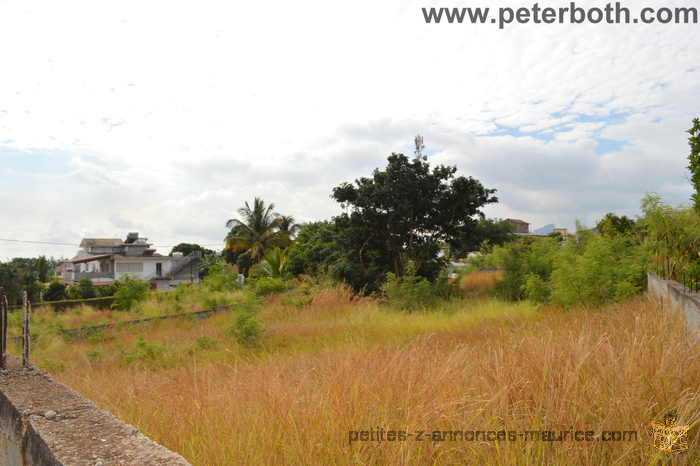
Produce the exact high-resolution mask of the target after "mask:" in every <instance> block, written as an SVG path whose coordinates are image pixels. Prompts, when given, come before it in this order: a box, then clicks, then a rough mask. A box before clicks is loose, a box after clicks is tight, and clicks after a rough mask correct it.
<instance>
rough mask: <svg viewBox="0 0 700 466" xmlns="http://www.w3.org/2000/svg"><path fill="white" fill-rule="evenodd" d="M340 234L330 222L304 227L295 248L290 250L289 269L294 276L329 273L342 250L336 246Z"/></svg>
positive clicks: (309, 224) (325, 221)
mask: <svg viewBox="0 0 700 466" xmlns="http://www.w3.org/2000/svg"><path fill="white" fill-rule="evenodd" d="M337 238H338V232H337V229H336V226H335V223H334V222H330V221H328V220H324V221H320V222H311V223H308V224H306V225H304V226H303V227H302V228H301V231H300V232H299V234H298V235H297V237H296V240H295V242H294V246H292V247H290V248H289V249H288V251H289V263H288V268H289V271H290V272H291V273H293V274H294V275H299V274H301V273H306V274H313V273H317V272H319V271H320V272H324V273H325V272H329V268H330V267H331V266H332V265H333V264H334V263H335V262H336V261H337V259H338V257H339V254H340V250H339V248H338V245H337V244H336V241H337Z"/></svg>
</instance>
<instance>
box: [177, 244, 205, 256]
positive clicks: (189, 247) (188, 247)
mask: <svg viewBox="0 0 700 466" xmlns="http://www.w3.org/2000/svg"><path fill="white" fill-rule="evenodd" d="M195 251H199V252H201V253H202V257H206V256H208V255H212V254H214V251H212V250H211V249H206V248H203V247H202V246H200V245H199V244H192V243H180V244H178V245H177V246H175V247H174V248H173V249H172V250H171V251H170V254H168V255H169V256H171V257H172V255H173V253H174V252H181V253H182V255H183V256H187V255H189V254H190V253H192V252H195Z"/></svg>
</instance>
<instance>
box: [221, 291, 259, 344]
mask: <svg viewBox="0 0 700 466" xmlns="http://www.w3.org/2000/svg"><path fill="white" fill-rule="evenodd" d="M261 307H262V300H261V298H259V297H257V296H255V295H254V294H252V293H246V296H245V298H244V300H243V302H242V303H241V304H240V309H239V310H238V311H237V312H236V314H235V315H234V316H233V318H232V319H231V320H230V321H229V323H228V324H227V325H226V326H225V327H224V332H225V333H226V334H227V335H228V336H229V337H230V338H233V339H234V340H236V341H237V342H238V343H241V344H244V345H250V346H252V345H256V344H258V343H259V342H260V341H261V339H262V337H263V334H264V330H263V327H262V322H261V321H260V319H259V318H258V315H257V314H258V310H259V309H260V308H261Z"/></svg>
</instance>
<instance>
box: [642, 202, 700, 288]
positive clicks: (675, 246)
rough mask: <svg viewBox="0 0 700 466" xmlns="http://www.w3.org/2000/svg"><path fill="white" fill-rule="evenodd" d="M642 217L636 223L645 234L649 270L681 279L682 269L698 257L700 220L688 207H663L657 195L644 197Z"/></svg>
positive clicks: (685, 268)
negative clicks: (650, 261) (697, 239)
mask: <svg viewBox="0 0 700 466" xmlns="http://www.w3.org/2000/svg"><path fill="white" fill-rule="evenodd" d="M641 209H642V212H643V213H644V216H643V217H642V218H641V219H639V221H638V222H637V223H639V224H640V227H641V228H642V230H643V231H644V235H645V240H644V248H645V251H646V253H647V254H648V255H649V256H650V258H651V259H652V264H651V269H652V270H653V271H654V272H656V273H657V274H659V275H660V276H668V277H669V278H671V279H673V280H678V279H680V277H681V275H682V274H683V271H684V270H687V269H688V268H689V267H690V265H691V264H692V263H693V262H695V261H696V260H697V259H698V257H700V250H699V249H698V246H699V245H697V244H696V238H698V237H700V217H699V216H698V215H697V213H696V212H695V211H694V210H693V209H692V208H689V207H683V206H677V207H671V206H669V205H666V204H665V203H664V202H663V200H662V199H661V196H659V195H658V194H656V193H650V194H647V195H646V196H645V197H644V199H642V205H641Z"/></svg>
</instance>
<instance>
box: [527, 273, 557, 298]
mask: <svg viewBox="0 0 700 466" xmlns="http://www.w3.org/2000/svg"><path fill="white" fill-rule="evenodd" d="M521 289H522V291H523V294H524V295H525V297H526V298H527V299H529V300H530V301H533V302H535V303H544V302H545V301H547V300H548V299H549V296H550V295H551V294H552V290H551V288H550V287H549V285H547V283H545V281H544V280H543V279H542V277H540V276H539V275H537V274H536V273H530V274H528V275H527V276H526V277H525V284H523V285H522V286H521Z"/></svg>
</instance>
